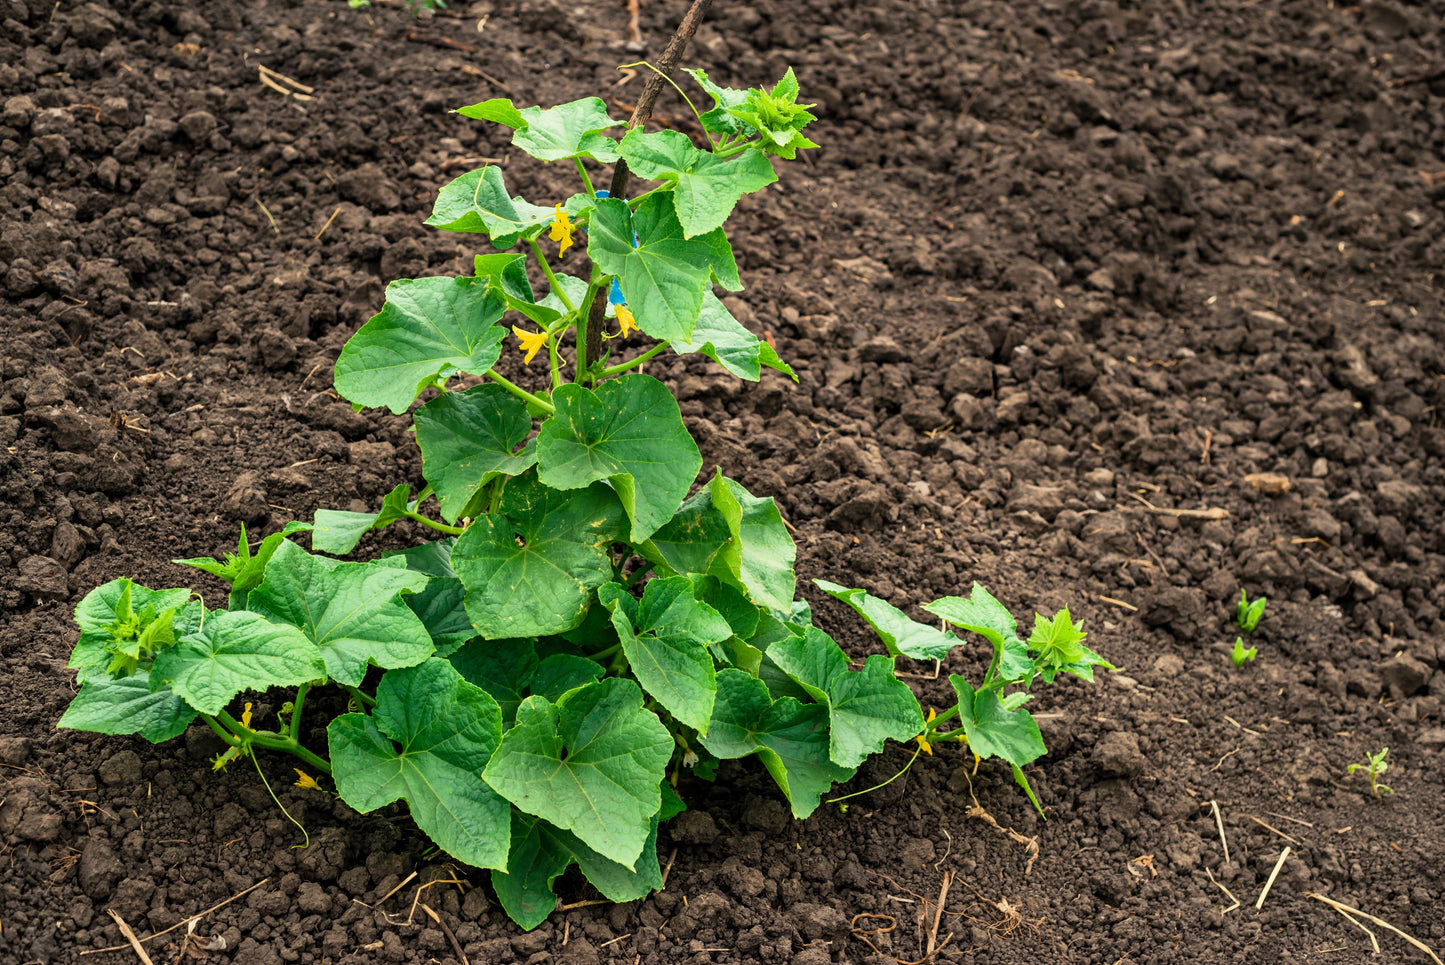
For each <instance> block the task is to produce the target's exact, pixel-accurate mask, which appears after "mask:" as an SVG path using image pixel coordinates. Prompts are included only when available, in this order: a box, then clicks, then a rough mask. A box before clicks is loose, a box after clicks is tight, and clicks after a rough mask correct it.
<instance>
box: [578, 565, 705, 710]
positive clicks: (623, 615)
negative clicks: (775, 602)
mask: <svg viewBox="0 0 1445 965" xmlns="http://www.w3.org/2000/svg"><path fill="white" fill-rule="evenodd" d="M597 598H598V600H599V601H600V602H601V603H602V605H603V606H605V607H607V609H608V610H610V611H611V612H612V625H613V626H614V627H616V629H617V636H618V637H619V638H620V639H621V641H622V652H623V653H624V654H626V655H627V663H628V665H629V666H630V667H631V668H632V674H633V676H635V677H636V678H637V682H638V683H640V684H642V689H643V690H645V691H647V692H648V693H649V694H650V695H652V697H654V698H655V699H656V700H657V702H658V703H659V704H661V705H662V706H663V707H664V708H665V709H666V710H667V712H668V713H670V714H672V716H674V717H676V718H677V719H678V720H680V721H682V722H683V723H684V724H686V725H688V726H689V727H691V728H693V729H694V730H696V731H698V732H699V733H707V726H708V721H709V720H710V719H711V718H712V706H713V696H714V694H716V692H717V683H716V682H715V680H714V671H713V660H712V654H711V653H709V652H708V646H709V645H710V644H714V643H721V642H722V641H724V640H726V639H728V638H729V637H731V636H732V635H733V631H732V627H730V626H729V625H728V622H727V621H726V620H724V619H723V618H722V616H721V615H720V614H719V613H718V612H717V611H716V610H714V609H713V608H712V607H710V606H708V605H707V604H706V603H702V602H700V601H699V600H698V599H697V597H696V596H694V591H693V584H692V581H691V580H689V579H688V578H687V577H685V576H669V577H665V578H659V579H655V580H651V581H649V582H648V584H647V586H646V587H645V588H644V589H643V591H642V599H641V600H640V601H639V600H637V599H636V598H634V597H633V596H632V595H631V594H630V593H628V592H627V590H625V589H624V588H623V587H621V586H619V585H618V584H616V583H608V584H607V585H605V586H603V587H602V588H601V589H600V590H598V591H597Z"/></svg>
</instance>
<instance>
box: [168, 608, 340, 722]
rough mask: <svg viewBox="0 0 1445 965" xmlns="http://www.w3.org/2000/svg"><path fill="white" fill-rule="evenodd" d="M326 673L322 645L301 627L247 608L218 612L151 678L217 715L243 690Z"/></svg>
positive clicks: (177, 647) (182, 642) (292, 683)
mask: <svg viewBox="0 0 1445 965" xmlns="http://www.w3.org/2000/svg"><path fill="white" fill-rule="evenodd" d="M324 676H326V661H325V660H323V659H322V657H321V651H320V650H319V649H318V648H317V646H316V644H314V643H312V642H311V640H309V639H308V638H307V637H306V635H305V634H303V633H302V632H301V631H300V630H297V629H296V628H295V627H288V626H283V625H278V624H275V623H271V622H270V621H268V620H267V619H266V618H265V617H262V616H260V615H259V614H256V613H246V612H245V611H233V612H218V613H213V614H211V616H210V617H209V618H207V620H206V625H205V626H204V627H202V628H201V629H200V630H199V631H198V632H196V633H192V634H189V635H188V636H184V637H182V638H181V639H180V640H179V641H178V642H177V643H176V645H175V646H174V647H172V648H171V649H169V650H167V651H165V652H164V653H162V654H161V655H160V656H159V657H157V658H156V662H155V665H154V666H153V667H152V668H151V675H150V679H151V683H152V684H159V683H168V684H170V685H171V690H173V691H174V692H175V693H176V695H177V696H178V697H180V698H181V699H182V700H184V701H185V702H186V703H188V704H190V705H191V706H192V707H194V708H195V709H196V710H199V711H200V712H201V713H203V714H210V715H212V716H215V715H216V714H219V713H220V712H221V711H222V710H223V709H224V708H225V706H226V704H228V703H230V701H231V699H232V698H233V697H235V696H236V695H237V694H239V693H240V692H241V691H243V690H265V689H266V688H268V687H291V686H295V685H296V684H304V683H306V682H307V681H310V680H316V679H319V678H321V677H324Z"/></svg>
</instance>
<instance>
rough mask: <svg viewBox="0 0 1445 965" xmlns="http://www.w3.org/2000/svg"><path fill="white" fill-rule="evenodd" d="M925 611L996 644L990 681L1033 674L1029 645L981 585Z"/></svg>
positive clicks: (931, 606)
mask: <svg viewBox="0 0 1445 965" xmlns="http://www.w3.org/2000/svg"><path fill="white" fill-rule="evenodd" d="M923 609H925V610H927V611H928V612H929V613H932V614H933V615H934V616H940V617H943V619H945V620H947V621H948V622H949V623H951V624H953V625H954V626H956V627H959V628H960V629H963V630H970V631H972V632H974V633H977V634H979V635H980V636H982V637H984V638H985V639H986V640H988V642H989V643H991V644H993V652H994V658H993V659H994V664H993V666H992V667H990V668H989V678H988V679H989V680H991V679H999V680H1022V679H1024V678H1026V677H1028V676H1029V675H1030V674H1031V673H1032V672H1033V667H1034V662H1033V659H1032V658H1031V657H1030V656H1029V649H1028V645H1027V644H1025V643H1024V642H1023V641H1022V640H1020V639H1019V635H1018V629H1017V624H1015V623H1014V618H1013V614H1012V613H1010V612H1008V608H1007V607H1005V606H1004V605H1003V604H1002V603H1000V602H998V600H996V599H994V598H993V595H992V594H990V593H989V592H988V591H987V590H985V589H984V588H983V587H982V586H980V585H979V584H977V583H975V584H974V585H973V592H972V593H971V594H970V595H969V596H968V597H961V596H946V597H944V598H943V599H941V600H934V601H933V602H932V603H925V604H924V605H923ZM985 682H988V680H986V681H985Z"/></svg>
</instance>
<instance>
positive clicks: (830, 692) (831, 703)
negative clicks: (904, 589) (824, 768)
mask: <svg viewBox="0 0 1445 965" xmlns="http://www.w3.org/2000/svg"><path fill="white" fill-rule="evenodd" d="M768 656H769V657H770V658H771V659H772V660H773V661H774V662H775V663H777V665H778V666H779V667H781V668H782V669H783V671H784V672H785V673H787V675H788V676H789V677H791V678H793V680H794V681H796V682H797V683H798V685H799V686H801V687H802V688H803V689H804V690H806V691H807V692H808V694H809V696H811V697H812V698H813V699H814V700H816V701H818V702H819V703H821V704H824V705H825V706H827V708H828V724H829V731H830V734H831V742H830V745H829V752H828V755H829V757H830V758H831V759H832V760H833V763H835V764H839V765H842V766H843V767H857V766H858V765H859V764H862V763H863V761H864V760H865V759H866V758H867V757H868V755H870V754H876V753H877V752H878V751H880V750H882V749H883V742H884V741H885V740H886V739H888V738H890V737H891V738H892V739H893V740H896V741H899V742H904V741H909V740H912V739H913V738H915V737H917V736H918V735H919V734H920V733H922V732H923V713H922V711H920V710H919V709H918V701H917V699H915V698H914V696H913V692H912V691H911V690H909V689H908V686H907V685H906V684H905V683H903V681H901V680H899V679H898V678H897V677H895V676H894V675H893V658H892V657H884V656H881V655H878V654H875V655H874V656H871V657H869V658H868V659H867V660H866V661H865V662H864V664H863V669H862V670H858V671H853V670H849V669H848V657H847V655H845V654H844V653H843V651H842V649H840V648H839V646H838V645H837V644H836V643H834V642H833V641H832V640H831V639H829V638H828V635H827V634H826V633H824V632H823V631H822V630H819V629H817V628H816V627H809V628H808V632H807V635H806V636H805V637H803V638H802V639H799V638H797V637H793V638H791V639H788V640H783V641H780V642H778V643H775V644H773V645H772V646H770V647H768Z"/></svg>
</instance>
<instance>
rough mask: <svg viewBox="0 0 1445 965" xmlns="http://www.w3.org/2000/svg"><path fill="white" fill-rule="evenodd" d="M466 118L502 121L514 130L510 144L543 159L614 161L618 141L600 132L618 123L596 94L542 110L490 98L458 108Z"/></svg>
mask: <svg viewBox="0 0 1445 965" xmlns="http://www.w3.org/2000/svg"><path fill="white" fill-rule="evenodd" d="M457 113H458V114H463V115H465V116H467V117H473V118H476V119H477V120H482V121H494V122H495V123H498V124H505V125H506V126H507V127H510V128H512V130H514V131H515V132H516V133H515V134H513V135H512V143H513V144H514V145H516V146H517V147H519V148H521V149H522V150H523V151H526V152H527V153H528V154H530V155H532V157H534V158H537V159H539V160H542V161H560V160H564V159H567V158H574V157H585V158H591V159H592V160H594V161H600V162H602V163H603V164H609V163H611V162H613V161H615V160H617V142H615V141H613V140H612V139H611V138H610V137H607V136H605V135H603V134H601V133H599V132H601V131H605V130H607V129H608V128H610V127H617V126H619V125H621V124H622V123H623V122H622V121H614V120H613V119H612V118H610V117H608V116H607V105H606V104H605V103H603V101H602V99H601V98H598V97H584V98H582V99H581V100H576V101H571V102H570V103H567V104H558V105H557V106H556V107H551V108H547V109H546V110H543V109H542V108H540V107H523V108H522V109H521V110H518V109H517V108H516V107H514V106H513V105H512V102H511V101H510V100H507V99H506V98H504V97H497V98H493V99H492V100H488V101H482V102H481V103H480V104H473V105H471V106H470V107H463V108H461V109H460V110H458V111H457Z"/></svg>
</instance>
